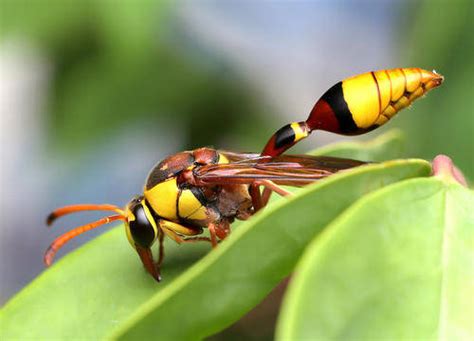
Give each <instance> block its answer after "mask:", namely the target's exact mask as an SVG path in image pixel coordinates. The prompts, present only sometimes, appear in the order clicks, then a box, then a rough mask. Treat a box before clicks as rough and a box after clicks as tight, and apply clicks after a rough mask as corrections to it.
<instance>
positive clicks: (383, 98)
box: [374, 70, 392, 111]
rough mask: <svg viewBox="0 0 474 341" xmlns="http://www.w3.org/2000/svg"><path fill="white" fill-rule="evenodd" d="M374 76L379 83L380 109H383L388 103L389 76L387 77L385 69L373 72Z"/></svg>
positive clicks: (389, 95) (389, 96) (389, 90)
mask: <svg viewBox="0 0 474 341" xmlns="http://www.w3.org/2000/svg"><path fill="white" fill-rule="evenodd" d="M374 76H375V78H377V83H378V85H379V91H380V107H381V111H384V110H385V108H387V106H388V105H389V104H390V100H391V87H392V85H391V84H390V78H388V74H387V72H386V71H385V70H382V71H376V72H374Z"/></svg>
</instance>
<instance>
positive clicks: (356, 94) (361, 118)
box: [306, 68, 443, 135]
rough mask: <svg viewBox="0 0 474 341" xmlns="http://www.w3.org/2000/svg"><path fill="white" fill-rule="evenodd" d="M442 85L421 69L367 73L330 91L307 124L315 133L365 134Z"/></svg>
mask: <svg viewBox="0 0 474 341" xmlns="http://www.w3.org/2000/svg"><path fill="white" fill-rule="evenodd" d="M442 81H443V77H442V76H441V75H439V74H437V73H436V72H434V71H433V72H430V71H426V70H422V69H419V68H404V69H392V70H381V71H373V72H367V73H364V74H362V75H358V76H354V77H351V78H348V79H346V80H344V81H342V82H340V83H338V84H336V85H335V86H333V87H332V88H331V89H329V90H328V91H327V92H326V93H325V94H324V95H323V96H322V97H321V99H320V100H319V101H318V102H317V103H316V105H315V106H314V108H313V110H312V112H311V115H310V117H309V118H308V120H307V121H306V122H307V124H308V125H309V127H310V129H311V130H314V129H321V130H327V131H331V132H335V133H342V134H348V135H356V134H363V133H365V132H367V131H369V130H372V129H374V128H376V127H378V126H381V125H383V124H384V123H386V122H387V121H388V120H389V119H390V118H392V117H393V116H394V115H395V114H396V113H397V112H398V111H400V110H401V109H403V108H406V107H407V106H409V105H410V104H411V103H412V102H413V101H414V100H415V99H417V98H419V97H421V96H422V95H424V94H425V93H426V92H428V91H429V90H431V89H432V88H434V87H437V86H438V85H440V84H441V83H442ZM330 116H333V117H332V120H330V119H329V120H328V117H330ZM328 122H329V124H328Z"/></svg>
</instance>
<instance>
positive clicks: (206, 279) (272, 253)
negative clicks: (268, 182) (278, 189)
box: [112, 160, 430, 340]
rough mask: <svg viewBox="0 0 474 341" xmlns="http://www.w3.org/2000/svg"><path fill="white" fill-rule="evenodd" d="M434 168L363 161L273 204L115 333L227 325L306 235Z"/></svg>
mask: <svg viewBox="0 0 474 341" xmlns="http://www.w3.org/2000/svg"><path fill="white" fill-rule="evenodd" d="M429 169H430V167H429V165H428V164H427V163H426V162H423V161H420V160H405V161H391V162H387V163H385V164H378V165H370V166H365V167H360V168H358V169H354V170H352V171H351V172H346V173H342V174H339V175H337V176H334V177H331V178H329V179H327V180H325V181H321V182H320V183H318V184H315V185H313V186H310V187H308V188H306V189H303V190H301V191H300V192H298V193H297V194H296V195H295V196H294V197H292V198H290V199H289V200H282V201H279V202H277V203H275V204H274V205H272V206H271V207H268V208H267V209H266V210H265V211H263V212H262V214H259V215H257V216H255V217H254V218H253V219H252V220H251V221H249V222H248V223H246V224H242V225H241V226H240V227H239V228H238V229H236V230H235V231H234V232H233V233H232V234H231V236H230V237H229V238H228V240H226V241H225V242H224V243H222V244H221V245H220V246H219V247H218V248H217V249H216V250H215V251H213V252H211V253H209V254H208V255H207V256H206V257H205V258H204V259H202V261H200V262H199V263H198V264H196V266H194V267H192V268H191V269H190V270H189V271H187V272H186V273H184V274H183V275H182V276H181V277H179V278H178V279H177V280H176V281H175V282H174V283H173V284H172V285H170V286H168V287H167V288H165V289H163V290H162V291H160V292H159V293H157V294H156V295H154V296H153V297H151V298H150V299H149V300H148V301H147V302H146V303H145V304H143V305H142V306H141V307H139V308H138V309H137V311H136V313H135V314H134V315H133V316H132V317H131V318H130V319H129V320H128V321H127V322H126V323H125V324H123V325H122V326H121V327H119V328H118V330H117V331H116V332H115V333H114V334H112V337H119V338H121V339H140V338H145V337H156V338H159V339H169V340H183V339H200V338H203V337H206V336H208V335H212V334H213V333H215V332H217V331H219V330H222V329H223V328H225V327H226V326H228V325H229V324H230V323H232V322H234V321H236V320H237V319H239V318H240V317H241V316H242V315H244V314H245V313H246V312H247V311H249V310H250V309H251V308H252V307H254V306H255V305H256V304H257V303H258V302H260V301H261V300H262V299H263V298H264V297H265V296H266V295H267V294H268V293H269V292H270V291H271V289H272V288H273V287H274V286H275V285H276V284H278V283H279V282H280V281H281V280H282V279H283V278H284V277H285V276H287V275H288V274H289V273H290V272H291V271H292V269H293V266H294V264H295V263H296V261H297V260H298V258H299V256H300V254H301V253H302V251H303V249H304V247H305V246H306V244H307V243H308V241H309V240H311V239H312V237H314V236H315V235H317V234H318V233H319V232H320V231H321V230H322V229H323V228H324V226H326V225H327V224H328V223H329V222H330V221H331V220H333V219H334V218H335V217H336V216H337V215H338V214H340V213H341V212H342V211H343V210H344V209H345V208H346V207H348V206H349V205H350V204H351V203H352V202H353V201H354V200H356V199H357V198H359V197H360V196H362V195H363V194H365V193H367V192H370V191H372V190H375V189H378V188H380V187H382V186H384V185H387V184H389V183H392V182H395V181H398V180H401V179H404V178H409V177H413V176H420V175H427V173H428V172H429Z"/></svg>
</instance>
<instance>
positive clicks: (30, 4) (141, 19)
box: [0, 0, 261, 154]
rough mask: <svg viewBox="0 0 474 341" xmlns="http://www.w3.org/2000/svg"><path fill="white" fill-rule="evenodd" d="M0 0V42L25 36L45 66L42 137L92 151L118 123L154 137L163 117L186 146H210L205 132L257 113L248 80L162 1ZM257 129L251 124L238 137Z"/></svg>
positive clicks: (229, 127) (225, 130) (227, 128)
mask: <svg viewBox="0 0 474 341" xmlns="http://www.w3.org/2000/svg"><path fill="white" fill-rule="evenodd" d="M1 6H2V10H1V11H2V32H1V35H0V38H1V40H2V41H4V40H5V39H8V38H9V37H14V38H17V39H18V38H19V39H24V40H26V41H27V42H29V43H31V44H32V45H33V46H35V47H37V48H38V49H39V50H40V51H41V52H42V53H43V54H45V55H46V57H47V60H48V61H49V62H50V63H51V67H52V69H53V73H52V79H51V85H52V88H51V89H50V93H49V94H50V98H49V102H48V104H47V108H46V114H48V115H49V116H50V117H49V119H48V120H47V121H48V123H50V125H51V126H50V127H49V128H50V129H49V132H48V137H49V138H51V141H50V142H52V145H54V146H61V148H64V150H67V151H68V153H69V154H70V152H71V150H74V151H78V150H81V151H90V150H91V149H92V148H93V147H94V146H95V145H97V144H98V143H102V142H103V141H109V140H110V138H111V136H112V135H113V134H114V133H116V132H117V131H120V129H126V128H129V127H132V128H143V127H150V128H154V129H155V130H156V132H155V134H159V133H160V132H161V131H163V130H164V129H166V128H164V126H166V125H170V124H171V123H170V121H172V122H173V123H172V124H173V128H174V127H176V128H179V129H180V130H181V131H183V132H184V134H183V135H184V136H185V137H186V139H187V140H186V141H184V146H183V147H184V148H188V147H191V146H205V145H212V144H214V143H216V140H215V138H213V136H214V137H215V136H226V135H228V134H229V133H231V132H232V131H236V130H238V129H240V128H241V125H242V124H243V123H242V122H245V123H248V122H251V121H253V122H258V120H259V117H258V115H256V113H258V112H261V110H259V109H258V108H259V107H260V106H259V105H258V104H257V100H256V99H255V98H254V95H253V94H252V92H251V91H252V89H251V88H250V87H249V85H248V84H243V82H242V81H241V80H240V79H238V77H236V75H235V73H234V72H232V70H231V69H230V68H229V66H228V65H226V64H225V63H222V62H219V61H217V60H212V62H209V59H210V58H209V56H205V55H200V54H199V52H198V51H196V50H191V48H190V46H189V42H188V41H187V39H189V38H188V37H186V36H185V35H184V32H180V31H179V30H177V31H173V29H177V28H176V27H175V26H173V25H170V18H172V17H173V12H172V10H173V6H172V5H171V3H170V2H168V1H153V0H138V1H130V0H125V1H108V0H100V1H75V0H66V1H59V0H56V1H55V0H52V1H48V2H45V1H24V0H19V1H14V0H4V1H2V4H1ZM224 115H225V120H223V119H222V117H223V116H224ZM257 126H259V124H257ZM142 130H143V129H142ZM215 131H219V132H220V133H219V134H215V133H213V132H215ZM256 134H257V132H255V131H254V130H249V133H248V134H247V135H242V137H241V139H243V141H242V143H243V144H244V145H246V144H249V142H248V140H252V137H255V135H256ZM84 136H87V138H84ZM184 148H183V149H184Z"/></svg>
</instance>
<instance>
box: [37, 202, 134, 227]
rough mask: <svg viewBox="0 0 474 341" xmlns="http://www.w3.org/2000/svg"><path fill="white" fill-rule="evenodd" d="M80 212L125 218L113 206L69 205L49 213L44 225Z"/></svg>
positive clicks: (117, 208) (119, 210)
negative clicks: (105, 213) (112, 214)
mask: <svg viewBox="0 0 474 341" xmlns="http://www.w3.org/2000/svg"><path fill="white" fill-rule="evenodd" d="M81 211H114V212H116V213H118V214H120V215H121V216H125V212H124V211H123V210H122V209H120V208H119V207H117V206H115V205H109V204H104V205H96V204H81V205H69V206H64V207H60V208H58V209H56V210H54V211H53V212H51V213H50V214H49V215H48V217H47V218H46V225H48V226H50V225H51V224H52V223H53V222H54V221H55V220H56V219H58V218H59V217H62V216H64V215H67V214H71V213H74V212H81Z"/></svg>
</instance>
